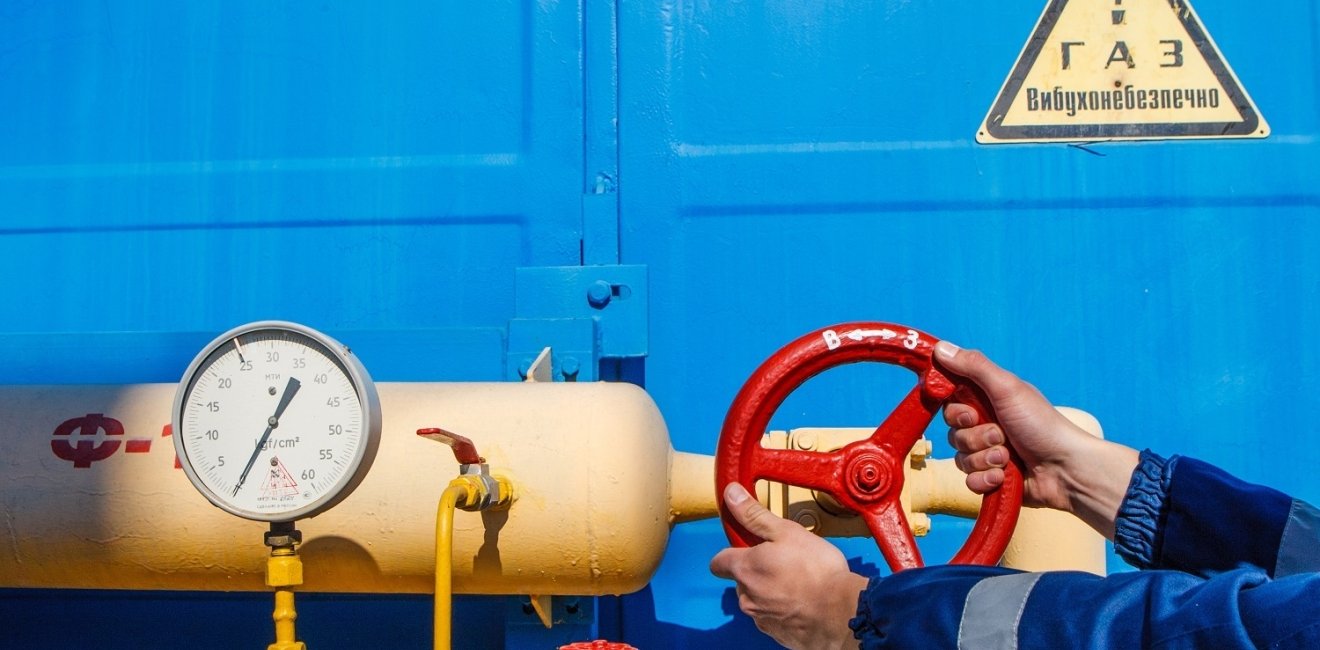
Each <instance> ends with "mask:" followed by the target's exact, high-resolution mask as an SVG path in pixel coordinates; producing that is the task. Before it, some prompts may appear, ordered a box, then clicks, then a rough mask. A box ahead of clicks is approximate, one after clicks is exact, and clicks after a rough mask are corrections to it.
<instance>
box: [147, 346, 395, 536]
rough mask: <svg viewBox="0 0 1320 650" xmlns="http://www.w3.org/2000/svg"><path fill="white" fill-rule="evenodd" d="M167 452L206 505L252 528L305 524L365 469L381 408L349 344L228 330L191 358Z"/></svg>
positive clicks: (350, 487)
mask: <svg viewBox="0 0 1320 650" xmlns="http://www.w3.org/2000/svg"><path fill="white" fill-rule="evenodd" d="M173 423H174V424H173V426H174V436H173V437H174V449H175V451H176V452H178V455H179V463H180V464H181V465H182V467H183V471H184V472H185V473H186V474H187V475H188V478H189V480H191V481H192V483H193V485H194V486H196V487H197V489H198V491H200V492H201V493H202V495H203V496H205V497H206V498H207V499H208V500H209V501H210V502H211V503H213V504H215V505H216V506H218V507H220V508H221V509H223V510H225V511H227V512H230V513H232V514H235V515H238V516H239V517H244V518H247V519H253V520H257V521H281V522H282V521H294V520H296V519H302V518H305V517H313V516H315V515H317V514H320V513H321V512H324V511H325V510H327V509H329V508H330V507H331V506H333V505H335V504H336V503H339V502H340V501H341V500H343V499H344V497H346V496H348V494H349V492H352V491H353V488H355V487H357V485H358V484H359V483H361V482H362V479H363V478H364V477H365V476H366V473H367V470H368V469H370V468H371V462H372V460H374V459H375V457H376V448H377V446H378V445H379V443H380V401H379V399H378V398H377V397H376V387H375V385H374V384H372V383H371V378H370V377H369V376H368V375H367V371H366V369H365V368H363V367H362V364H361V363H359V362H358V360H357V358H356V357H355V356H353V354H352V352H350V351H349V349H348V348H347V347H345V346H344V345H342V344H340V343H339V342H338V341H335V340H334V339H332V338H330V337H328V336H326V335H325V334H322V333H320V332H317V331H316V330H313V329H311V328H308V327H304V326H302V325H298V324H295V323H287V322H282V321H262V322H257V323H250V324H248V325H243V326H241V327H238V328H235V329H233V330H230V331H228V332H225V333H224V334H222V335H220V337H219V338H217V339H216V340H214V341H212V342H211V343H210V345H207V346H206V347H205V348H204V349H203V350H202V351H201V353H200V354H198V355H197V358H196V359H193V362H192V364H191V365H189V366H188V370H187V372H185V373H184V375H183V379H182V380H181V381H180V382H179V391H178V393H177V394H176V395H175V398H174V413H173Z"/></svg>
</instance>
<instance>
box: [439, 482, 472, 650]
mask: <svg viewBox="0 0 1320 650" xmlns="http://www.w3.org/2000/svg"><path fill="white" fill-rule="evenodd" d="M467 493H468V489H467V486H466V485H464V484H463V483H461V482H454V483H450V484H449V487H446V488H445V491H444V492H443V493H441V495H440V505H439V506H437V508H436V513H435V648H436V650H449V647H450V644H451V643H452V634H453V624H452V616H453V608H452V603H453V582H452V581H453V554H454V510H455V509H456V508H457V507H458V503H459V501H461V500H463V499H464V498H465V497H466V496H467Z"/></svg>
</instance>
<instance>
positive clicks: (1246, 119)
mask: <svg viewBox="0 0 1320 650" xmlns="http://www.w3.org/2000/svg"><path fill="white" fill-rule="evenodd" d="M1269 130H1270V129H1269V125H1267V124H1266V123H1265V118H1264V117H1262V116H1261V115H1260V112H1259V111H1257V110H1256V105H1255V103H1254V102H1252V101H1251V97H1249V96H1248V95H1247V91H1246V89H1244V88H1243V87H1242V84H1241V83H1239V82H1238V78H1237V75H1235V74H1233V70H1232V68H1230V67H1229V66H1228V62H1227V61H1225V60H1224V57H1223V56H1222V55H1221V54H1220V53H1219V48H1218V47H1217V46H1216V45H1215V42H1214V40H1213V39H1211V38H1210V34H1209V33H1207V32H1206V31H1205V28H1203V27H1202V26H1201V21H1200V19H1199V18H1197V17H1196V12H1194V11H1192V6H1191V5H1190V4H1189V3H1188V2H1187V0H1050V3H1049V5H1048V6H1047V7H1045V12H1044V13H1042V14H1041V17H1040V21H1039V22H1037V23H1036V30H1035V31H1034V32H1032V34H1031V38H1030V39H1028V40H1027V44H1026V46H1025V47H1023V48H1022V54H1021V55H1019V56H1018V60H1017V64H1016V65H1014V66H1013V71H1012V72H1010V73H1009V75H1008V79H1007V80H1006V81H1005V82H1004V87H1003V88H1002V89H1001V90H1000V91H999V96H998V97H997V98H996V99H995V102H994V104H993V105H991V107H990V112H989V113H988V114H987V115H986V117H985V121H984V122H982V123H981V129H980V130H979V131H978V132H977V134H976V140H977V141H978V142H982V143H1003V142H1074V141H1096V140H1151V139H1167V138H1263V137H1265V136H1267V135H1269Z"/></svg>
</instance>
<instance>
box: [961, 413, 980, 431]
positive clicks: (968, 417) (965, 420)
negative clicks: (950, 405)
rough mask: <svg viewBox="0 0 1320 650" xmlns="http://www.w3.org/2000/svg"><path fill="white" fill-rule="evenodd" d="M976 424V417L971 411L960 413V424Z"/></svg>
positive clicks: (963, 425)
mask: <svg viewBox="0 0 1320 650" xmlns="http://www.w3.org/2000/svg"><path fill="white" fill-rule="evenodd" d="M975 425H976V418H974V417H972V414H971V413H959V414H958V426H960V427H963V428H966V427H970V426H975Z"/></svg>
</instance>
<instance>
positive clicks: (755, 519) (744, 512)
mask: <svg viewBox="0 0 1320 650" xmlns="http://www.w3.org/2000/svg"><path fill="white" fill-rule="evenodd" d="M724 503H725V505H727V506H728V507H729V512H731V513H733V518H734V519H737V520H738V523H740V524H742V525H743V528H746V529H747V530H748V531H750V532H751V533H753V534H755V535H756V536H757V537H760V538H761V539H764V540H766V541H768V542H772V541H774V540H776V539H778V538H779V537H782V536H783V534H784V526H796V524H792V523H790V522H788V521H786V520H784V519H781V518H779V517H778V516H776V515H775V513H773V512H770V511H769V510H766V509H765V506H762V505H761V503H760V502H759V501H757V500H756V499H753V498H752V495H750V494H748V493H747V488H744V487H743V486H742V484H740V483H730V484H729V486H728V487H726V488H724Z"/></svg>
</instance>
